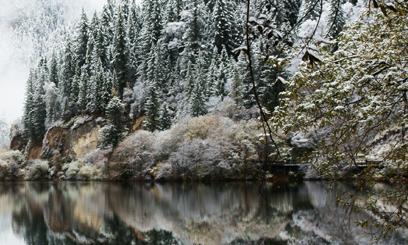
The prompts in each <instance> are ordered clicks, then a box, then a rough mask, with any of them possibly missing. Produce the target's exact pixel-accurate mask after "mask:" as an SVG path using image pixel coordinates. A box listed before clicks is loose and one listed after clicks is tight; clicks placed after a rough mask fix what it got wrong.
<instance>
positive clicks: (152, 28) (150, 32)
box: [138, 0, 163, 81]
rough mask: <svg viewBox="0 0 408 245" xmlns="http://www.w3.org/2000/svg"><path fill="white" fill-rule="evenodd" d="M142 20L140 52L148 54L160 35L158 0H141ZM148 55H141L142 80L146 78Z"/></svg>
mask: <svg viewBox="0 0 408 245" xmlns="http://www.w3.org/2000/svg"><path fill="white" fill-rule="evenodd" d="M143 20H144V25H143V28H142V30H141V39H140V45H141V46H140V51H139V53H140V54H149V53H150V52H151V50H152V49H153V48H154V46H156V44H157V42H158V41H159V39H160V37H161V33H162V30H163V25H162V17H161V11H160V4H159V1H158V0H145V1H143ZM149 59H150V57H148V56H146V57H141V63H140V66H139V69H138V70H139V71H138V73H139V76H140V77H141V78H142V79H143V80H145V81H146V80H147V78H146V76H147V73H148V63H149Z"/></svg>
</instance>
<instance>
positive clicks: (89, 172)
mask: <svg viewBox="0 0 408 245" xmlns="http://www.w3.org/2000/svg"><path fill="white" fill-rule="evenodd" d="M101 178H102V170H101V169H99V168H98V167H97V166H95V165H89V164H87V165H84V166H82V167H81V168H80V169H79V172H78V179H84V180H96V179H101Z"/></svg>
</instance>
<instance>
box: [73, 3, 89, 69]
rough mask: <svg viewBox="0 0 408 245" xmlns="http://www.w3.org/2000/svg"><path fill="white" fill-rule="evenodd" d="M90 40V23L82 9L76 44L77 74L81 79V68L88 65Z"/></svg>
mask: <svg viewBox="0 0 408 245" xmlns="http://www.w3.org/2000/svg"><path fill="white" fill-rule="evenodd" d="M88 40H89V23H88V17H87V16H86V13H85V11H84V10H83V9H82V14H81V19H80V21H79V25H78V33H77V37H76V42H75V59H76V62H75V72H76V75H77V76H78V77H80V73H81V68H82V66H84V65H85V63H86V54H87V52H86V51H87V47H88Z"/></svg>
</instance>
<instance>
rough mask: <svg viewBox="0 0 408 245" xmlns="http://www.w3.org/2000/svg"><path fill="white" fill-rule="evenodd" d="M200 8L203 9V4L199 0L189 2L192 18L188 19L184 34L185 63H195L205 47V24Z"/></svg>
mask: <svg viewBox="0 0 408 245" xmlns="http://www.w3.org/2000/svg"><path fill="white" fill-rule="evenodd" d="M200 8H201V9H202V8H203V6H201V5H199V0H193V1H191V2H190V3H189V4H188V11H189V13H190V18H189V19H188V20H187V23H186V25H187V29H186V31H185V33H184V36H183V42H184V51H183V56H184V60H185V64H187V62H188V61H191V62H192V63H193V64H195V62H196V61H195V59H196V58H197V55H198V52H199V51H200V49H201V48H202V47H203V43H202V41H203V37H204V27H205V25H204V22H203V19H202V18H201V16H202V13H200Z"/></svg>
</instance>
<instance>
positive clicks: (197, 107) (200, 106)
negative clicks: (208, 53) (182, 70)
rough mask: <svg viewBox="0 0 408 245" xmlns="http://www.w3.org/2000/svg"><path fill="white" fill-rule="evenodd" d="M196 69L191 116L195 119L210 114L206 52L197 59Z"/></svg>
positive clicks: (201, 53)
mask: <svg viewBox="0 0 408 245" xmlns="http://www.w3.org/2000/svg"><path fill="white" fill-rule="evenodd" d="M193 67H194V70H193V71H194V80H193V84H192V86H193V90H192V94H191V115H192V116H194V117H197V116H202V115H205V114H207V113H208V110H207V105H206V102H207V100H208V97H207V93H206V91H207V89H206V85H207V84H206V78H207V77H206V68H207V64H206V61H205V57H204V52H203V51H202V52H200V53H199V54H198V57H197V63H196V64H195V65H194V66H193Z"/></svg>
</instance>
